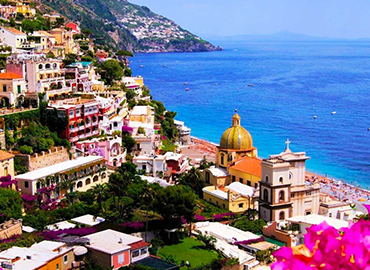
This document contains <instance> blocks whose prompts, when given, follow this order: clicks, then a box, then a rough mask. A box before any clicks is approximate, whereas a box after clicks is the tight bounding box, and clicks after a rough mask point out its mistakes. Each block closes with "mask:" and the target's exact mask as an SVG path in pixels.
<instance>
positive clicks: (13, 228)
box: [0, 219, 22, 240]
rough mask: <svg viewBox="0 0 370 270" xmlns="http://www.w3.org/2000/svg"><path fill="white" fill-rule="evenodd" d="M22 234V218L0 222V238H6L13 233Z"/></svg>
mask: <svg viewBox="0 0 370 270" xmlns="http://www.w3.org/2000/svg"><path fill="white" fill-rule="evenodd" d="M21 234H22V220H15V219H11V220H9V221H7V222H4V223H3V224H0V240H4V239H8V238H10V237H12V236H13V235H21Z"/></svg>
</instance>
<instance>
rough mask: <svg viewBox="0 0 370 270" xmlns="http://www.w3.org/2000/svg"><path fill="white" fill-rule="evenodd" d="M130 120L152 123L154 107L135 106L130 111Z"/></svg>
mask: <svg viewBox="0 0 370 270" xmlns="http://www.w3.org/2000/svg"><path fill="white" fill-rule="evenodd" d="M130 122H141V123H143V124H153V125H154V108H153V107H151V106H135V107H134V108H133V110H132V111H131V113H130Z"/></svg>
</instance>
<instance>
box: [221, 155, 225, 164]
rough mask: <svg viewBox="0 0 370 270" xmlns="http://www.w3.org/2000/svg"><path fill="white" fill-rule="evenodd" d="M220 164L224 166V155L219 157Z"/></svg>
mask: <svg viewBox="0 0 370 270" xmlns="http://www.w3.org/2000/svg"><path fill="white" fill-rule="evenodd" d="M221 164H222V165H224V164H225V155H224V154H222V155H221Z"/></svg>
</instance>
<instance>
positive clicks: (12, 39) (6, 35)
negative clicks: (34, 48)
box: [0, 27, 31, 52]
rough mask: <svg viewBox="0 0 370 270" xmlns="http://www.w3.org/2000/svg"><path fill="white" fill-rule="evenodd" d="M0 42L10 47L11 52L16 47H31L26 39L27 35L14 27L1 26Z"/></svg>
mask: <svg viewBox="0 0 370 270" xmlns="http://www.w3.org/2000/svg"><path fill="white" fill-rule="evenodd" d="M0 42H1V43H3V44H5V45H6V46H10V47H12V51H13V52H15V51H16V50H17V49H31V46H30V44H29V43H28V41H27V35H26V34H25V33H23V32H21V31H19V30H17V29H15V28H9V27H1V28H0Z"/></svg>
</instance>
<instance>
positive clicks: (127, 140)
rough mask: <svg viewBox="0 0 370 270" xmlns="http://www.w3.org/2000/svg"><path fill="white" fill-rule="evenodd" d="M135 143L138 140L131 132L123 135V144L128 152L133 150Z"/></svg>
mask: <svg viewBox="0 0 370 270" xmlns="http://www.w3.org/2000/svg"><path fill="white" fill-rule="evenodd" d="M135 145H136V141H135V140H134V138H132V137H131V136H130V135H129V134H124V135H122V146H123V147H125V148H126V149H127V152H131V151H132V148H134V146H135Z"/></svg>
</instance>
